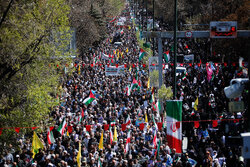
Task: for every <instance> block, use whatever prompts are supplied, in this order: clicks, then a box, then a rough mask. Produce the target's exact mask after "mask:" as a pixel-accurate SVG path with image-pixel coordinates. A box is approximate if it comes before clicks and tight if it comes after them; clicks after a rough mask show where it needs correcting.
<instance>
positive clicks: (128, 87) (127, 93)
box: [126, 86, 131, 96]
mask: <svg viewBox="0 0 250 167" xmlns="http://www.w3.org/2000/svg"><path fill="white" fill-rule="evenodd" d="M130 94H131V91H130V86H126V95H127V96H130Z"/></svg>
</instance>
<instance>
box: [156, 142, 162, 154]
mask: <svg viewBox="0 0 250 167" xmlns="http://www.w3.org/2000/svg"><path fill="white" fill-rule="evenodd" d="M160 147H161V140H159V141H158V146H157V150H156V152H155V155H156V158H159V155H160Z"/></svg>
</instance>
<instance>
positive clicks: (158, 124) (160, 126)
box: [157, 122, 162, 130]
mask: <svg viewBox="0 0 250 167" xmlns="http://www.w3.org/2000/svg"><path fill="white" fill-rule="evenodd" d="M157 126H158V129H159V130H161V128H162V122H157Z"/></svg>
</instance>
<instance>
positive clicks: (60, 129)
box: [57, 119, 67, 135]
mask: <svg viewBox="0 0 250 167" xmlns="http://www.w3.org/2000/svg"><path fill="white" fill-rule="evenodd" d="M66 127H67V123H66V120H65V119H63V123H62V124H61V125H60V126H59V127H58V129H57V130H58V132H60V134H61V135H63V134H64V131H65V129H66Z"/></svg>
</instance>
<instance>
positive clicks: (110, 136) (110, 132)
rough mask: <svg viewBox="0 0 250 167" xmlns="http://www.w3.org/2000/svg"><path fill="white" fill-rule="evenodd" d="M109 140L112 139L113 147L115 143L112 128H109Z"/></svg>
mask: <svg viewBox="0 0 250 167" xmlns="http://www.w3.org/2000/svg"><path fill="white" fill-rule="evenodd" d="M109 138H110V144H111V145H112V142H113V133H112V129H111V126H109Z"/></svg>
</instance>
